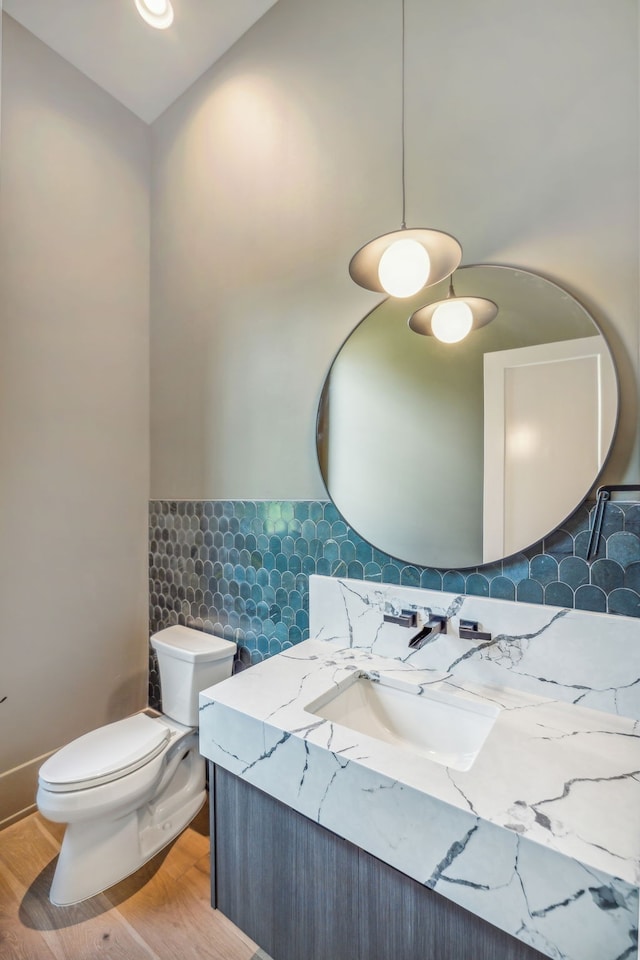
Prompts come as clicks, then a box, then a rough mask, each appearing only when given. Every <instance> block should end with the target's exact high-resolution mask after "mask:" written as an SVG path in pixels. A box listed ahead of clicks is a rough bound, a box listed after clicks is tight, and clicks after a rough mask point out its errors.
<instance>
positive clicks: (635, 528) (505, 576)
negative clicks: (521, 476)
mask: <svg viewBox="0 0 640 960" xmlns="http://www.w3.org/2000/svg"><path fill="white" fill-rule="evenodd" d="M589 522H590V516H589V510H588V508H587V506H583V507H581V508H580V509H579V510H578V511H577V512H576V513H575V514H574V515H573V516H572V517H571V518H570V519H569V520H568V521H567V522H565V524H564V525H563V527H562V528H561V529H559V530H557V531H556V532H555V533H553V534H551V535H550V536H549V537H546V538H545V539H544V540H543V541H541V542H540V543H538V544H536V545H535V546H533V547H530V548H529V549H528V550H526V551H524V552H523V553H519V554H516V555H515V556H513V557H510V558H509V559H507V560H502V561H500V562H498V563H493V564H490V565H488V566H482V567H474V568H469V569H467V570H438V569H434V568H432V567H418V566H416V565H414V564H405V563H402V562H401V561H399V560H396V559H394V558H393V557H390V556H388V555H387V554H385V553H381V552H380V551H379V550H376V549H375V548H374V547H372V546H370V544H368V543H366V542H365V541H364V540H363V539H362V538H361V537H359V536H358V534H357V533H356V532H355V531H354V530H352V529H351V528H350V527H349V526H348V524H346V523H345V521H344V520H343V519H342V517H341V516H340V514H339V513H338V511H337V510H336V508H335V507H334V505H333V504H332V503H331V502H329V501H319V500H293V501H292V500H204V501H202V500H197V501H191V500H154V501H151V503H150V505H149V581H150V585H149V592H150V601H149V605H150V610H149V616H150V628H151V631H152V632H154V631H156V630H159V629H161V628H162V627H165V626H168V625H169V624H171V623H186V624H189V625H193V626H196V627H199V628H200V629H204V630H206V631H208V632H212V633H216V634H218V635H219V636H223V637H226V638H227V639H230V640H235V641H236V642H237V644H238V648H239V649H238V662H237V667H238V668H239V669H241V668H242V667H244V666H248V665H250V664H251V663H255V662H257V661H259V660H262V659H264V658H265V657H268V656H271V655H273V654H275V653H279V652H280V651H281V650H283V649H284V648H286V647H288V646H291V645H293V644H295V643H298V642H299V641H301V640H305V639H306V638H307V637H308V636H309V576H310V575H311V574H314V573H318V574H321V575H324V576H334V577H349V578H351V579H354V580H372V581H374V582H377V583H380V582H382V583H390V584H399V585H402V586H407V587H421V588H423V589H430V590H444V591H447V592H449V593H456V594H463V595H473V596H481V597H495V598H498V599H501V600H519V601H524V602H527V603H541V604H550V605H552V606H556V607H569V608H575V609H580V610H592V611H598V612H601V613H614V614H622V615H626V616H631V617H640V504H634V503H609V504H608V505H607V509H606V513H605V520H604V524H603V528H602V535H601V538H600V543H599V546H598V551H597V554H596V557H595V559H594V560H592V561H590V562H587V561H586V560H585V556H586V552H587V543H588V540H589ZM150 683H151V690H150V696H151V699H150V702H151V703H152V704H157V703H158V702H159V684H158V676H157V668H156V665H155V662H154V661H153V658H152V664H151V678H150Z"/></svg>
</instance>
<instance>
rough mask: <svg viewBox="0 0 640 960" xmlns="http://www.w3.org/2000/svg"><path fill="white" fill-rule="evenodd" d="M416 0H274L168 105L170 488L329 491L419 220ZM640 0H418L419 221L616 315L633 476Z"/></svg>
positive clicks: (156, 449) (163, 401) (163, 421)
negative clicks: (391, 285)
mask: <svg viewBox="0 0 640 960" xmlns="http://www.w3.org/2000/svg"><path fill="white" fill-rule="evenodd" d="M399 14H400V4H399V2H398V0H375V2H370V0H367V2H365V0H349V2H347V3H345V2H344V0H324V2H323V3H315V2H313V0H279V2H278V3H277V4H276V5H275V6H274V7H273V8H272V9H271V10H270V11H269V12H268V13H267V15H266V16H265V17H264V18H263V19H262V20H260V21H259V22H258V23H257V24H256V25H255V26H254V28H253V29H252V30H251V31H250V32H249V33H248V34H247V35H246V36H245V37H244V38H243V39H242V40H241V41H240V42H238V43H237V44H236V46H235V47H233V48H232V50H231V51H230V52H229V54H228V55H227V56H226V57H225V58H224V59H223V60H222V61H221V62H220V63H218V64H217V65H216V66H214V67H213V68H212V69H211V70H210V71H209V72H208V73H206V74H205V75H204V76H203V77H202V78H201V79H200V80H199V81H198V82H197V83H196V84H195V85H194V86H193V87H192V88H191V89H190V90H189V91H187V93H186V94H184V95H183V96H182V97H181V98H180V100H179V101H178V102H177V103H176V104H174V105H173V106H172V107H171V108H170V109H169V110H168V111H167V112H166V113H165V114H164V115H163V116H162V117H161V118H160V119H159V120H158V121H156V123H155V124H154V125H153V156H154V169H153V187H152V191H153V192H152V238H153V242H152V274H151V276H152V365H151V369H152V405H151V413H152V433H151V436H152V488H151V489H152V496H153V497H154V498H172V497H178V498H194V499H197V498H267V499H268V498H276V499H277V498H283V499H286V498H305V497H311V498H313V497H322V496H324V488H323V485H322V482H321V479H320V475H319V471H318V469H317V465H316V457H315V444H314V428H315V414H316V406H317V401H318V397H319V394H320V390H321V387H322V383H323V380H324V376H325V374H326V372H327V369H328V367H329V364H330V362H331V359H332V357H333V355H334V354H335V352H336V351H337V349H338V348H339V346H340V344H341V342H342V340H343V339H344V337H345V336H346V335H347V334H348V333H349V332H350V330H351V329H352V328H353V327H354V326H355V324H356V323H357V321H358V320H359V319H360V318H361V317H362V316H363V315H364V314H365V313H367V312H368V311H369V310H370V309H371V308H372V307H373V306H374V305H375V303H376V302H377V301H378V300H379V297H377V295H375V294H371V293H367V292H366V291H363V290H361V289H360V288H358V287H356V286H355V285H354V284H353V283H352V282H351V281H350V279H349V277H348V274H347V265H348V261H349V259H350V257H351V255H352V254H353V253H354V252H355V250H356V249H357V248H358V247H359V246H360V245H361V244H362V243H364V242H366V241H367V240H368V239H370V238H372V237H373V236H376V235H377V234H380V233H384V232H386V231H387V230H390V229H395V228H397V227H398V226H399V224H400V219H401V194H400V151H399V134H400V131H399V103H400V33H399ZM637 16H638V11H637V3H636V0H616V2H615V3H609V4H604V5H603V4H601V3H599V2H597V0H541V2H539V3H536V4H533V5H532V4H525V3H522V2H514V0H488V2H487V3H483V4H481V5H478V4H477V3H475V2H474V0H457V2H456V3H448V2H445V0H437V2H433V3H429V4H426V3H420V2H418V0H409V2H408V3H407V33H408V41H407V75H408V80H407V221H408V224H409V225H410V226H412V225H424V226H433V227H438V228H441V229H443V230H446V231H448V232H450V233H453V234H454V235H455V236H457V237H458V239H459V240H460V241H461V242H462V244H463V248H464V260H463V262H464V263H472V262H478V261H482V262H493V263H508V264H514V265H517V266H520V267H523V268H525V269H531V270H534V271H539V272H541V273H543V274H544V275H546V276H548V277H549V278H550V279H552V280H555V281H556V282H558V283H560V284H561V285H563V286H565V287H566V288H567V289H569V290H570V291H571V292H572V293H574V295H576V296H578V298H579V299H581V300H582V301H583V302H584V303H585V305H586V306H587V307H588V308H589V309H591V310H592V311H593V313H594V314H595V316H596V318H597V319H598V321H599V322H601V324H602V326H603V328H604V330H605V333H606V335H607V336H608V338H609V340H610V342H611V344H612V347H613V350H614V353H615V357H616V361H617V364H618V368H619V371H620V377H621V385H622V392H623V400H624V403H623V410H622V417H621V423H620V430H619V436H618V441H617V444H616V448H615V451H614V456H613V459H612V463H611V467H610V469H609V470H608V471H607V474H605V478H606V479H608V480H609V482H613V480H614V479H617V480H618V481H619V480H621V479H623V478H626V479H630V478H633V479H637V477H638V448H637V444H636V441H635V436H636V405H637V373H638V306H639V297H638V260H639V250H638V24H637Z"/></svg>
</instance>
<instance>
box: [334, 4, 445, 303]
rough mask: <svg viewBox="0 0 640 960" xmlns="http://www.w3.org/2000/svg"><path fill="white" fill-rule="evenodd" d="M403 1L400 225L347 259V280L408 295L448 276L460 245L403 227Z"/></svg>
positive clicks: (435, 232)
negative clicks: (348, 261) (348, 274)
mask: <svg viewBox="0 0 640 960" xmlns="http://www.w3.org/2000/svg"><path fill="white" fill-rule="evenodd" d="M404 5H405V0H402V226H401V228H400V230H394V231H393V232H392V233H385V234H383V235H382V236H381V237H376V238H375V239H374V240H370V241H369V243H367V244H365V245H364V247H361V248H360V249H359V250H358V251H357V253H355V254H354V255H353V257H352V258H351V262H350V264H349V273H350V274H351V279H352V280H354V281H355V282H356V283H357V284H359V286H361V287H364V288H365V289H366V290H374V291H377V292H378V293H387V294H389V296H391V297H400V298H402V297H412V296H413V295H414V294H416V293H418V292H419V291H420V290H422V289H423V288H424V287H429V286H432V285H433V284H434V283H438V282H439V281H440V280H444V279H445V278H446V277H448V276H450V274H452V273H453V271H454V270H455V269H456V267H457V266H458V265H459V263H460V260H461V259H462V247H461V246H460V244H459V243H458V241H457V240H456V239H455V237H452V236H451V235H450V234H448V233H443V232H442V231H441V230H431V229H427V228H426V227H412V228H409V229H407V224H406V220H405V207H406V189H405V15H404Z"/></svg>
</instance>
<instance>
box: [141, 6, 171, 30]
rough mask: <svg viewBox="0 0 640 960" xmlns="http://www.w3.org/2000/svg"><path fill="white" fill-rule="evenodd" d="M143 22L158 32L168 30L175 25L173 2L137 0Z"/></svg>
mask: <svg viewBox="0 0 640 960" xmlns="http://www.w3.org/2000/svg"><path fill="white" fill-rule="evenodd" d="M135 4H136V9H137V11H138V13H139V14H140V16H141V17H142V19H143V20H145V21H146V22H147V23H148V24H149V25H150V26H152V27H156V29H158V30H166V29H167V27H170V26H171V24H172V23H173V7H172V6H171V0H135Z"/></svg>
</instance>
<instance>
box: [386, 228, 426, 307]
mask: <svg viewBox="0 0 640 960" xmlns="http://www.w3.org/2000/svg"><path fill="white" fill-rule="evenodd" d="M430 269H431V262H430V260H429V254H428V253H427V251H426V250H425V248H424V247H423V246H422V244H421V243H418V241H417V240H409V239H403V240H396V241H394V243H392V244H391V246H389V247H387V249H386V250H385V251H384V253H383V254H382V256H381V257H380V263H379V264H378V278H379V280H380V283H381V285H382V288H383V290H386V292H387V293H388V294H389V295H390V296H392V297H411V296H413V294H414V293H417V292H418V290H422V288H423V287H424V285H425V283H426V282H427V280H428V279H429V270H430Z"/></svg>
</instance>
